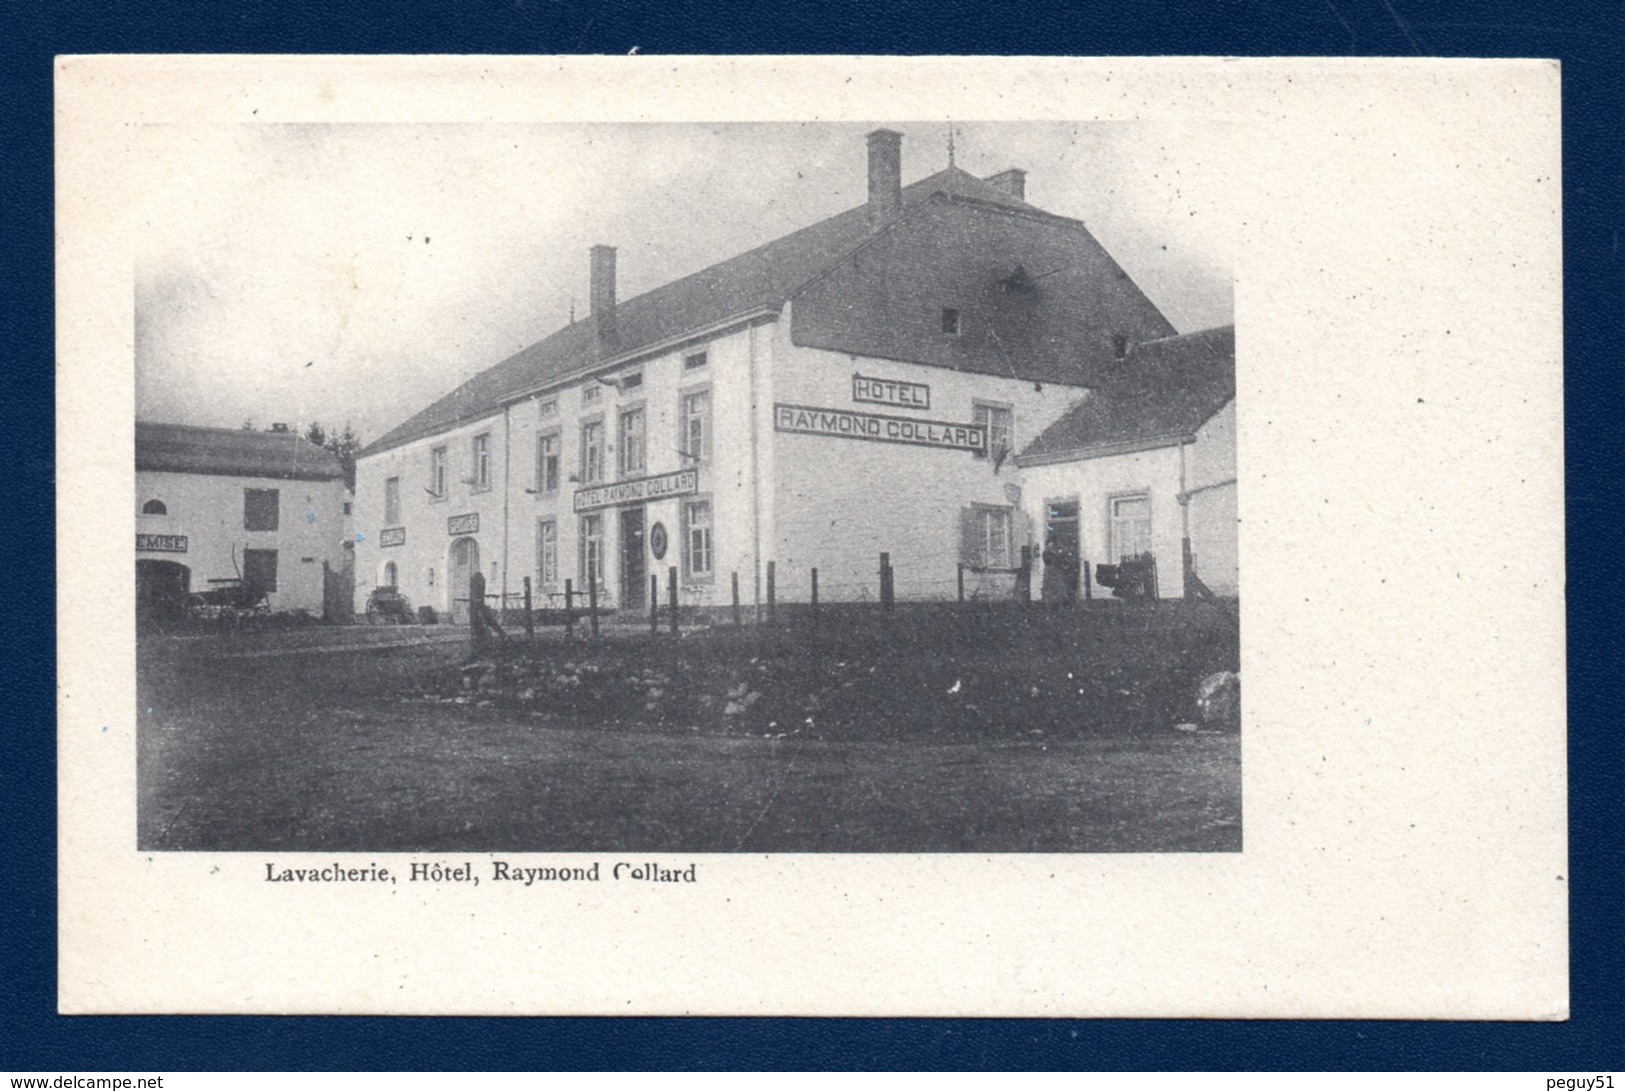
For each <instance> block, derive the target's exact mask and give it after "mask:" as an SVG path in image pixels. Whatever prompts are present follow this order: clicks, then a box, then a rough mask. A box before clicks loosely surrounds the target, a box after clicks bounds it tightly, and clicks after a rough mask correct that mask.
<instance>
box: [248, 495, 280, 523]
mask: <svg viewBox="0 0 1625 1091" xmlns="http://www.w3.org/2000/svg"><path fill="white" fill-rule="evenodd" d="M281 515H282V490H280V489H244V490H243V529H244V530H275V529H276V528H277V526H278V525H279V523H280V522H281Z"/></svg>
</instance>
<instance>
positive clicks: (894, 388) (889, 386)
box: [852, 375, 931, 409]
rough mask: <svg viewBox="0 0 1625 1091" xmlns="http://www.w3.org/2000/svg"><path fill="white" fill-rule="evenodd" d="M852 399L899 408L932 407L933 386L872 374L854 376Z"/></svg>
mask: <svg viewBox="0 0 1625 1091" xmlns="http://www.w3.org/2000/svg"><path fill="white" fill-rule="evenodd" d="M852 400H853V401H855V402H874V403H875V404H876V405H895V406H897V407H898V408H899V409H930V408H931V388H930V387H929V386H926V385H925V384H924V383H906V382H903V381H902V380H900V379H876V378H874V377H873V376H870V375H853V376H852Z"/></svg>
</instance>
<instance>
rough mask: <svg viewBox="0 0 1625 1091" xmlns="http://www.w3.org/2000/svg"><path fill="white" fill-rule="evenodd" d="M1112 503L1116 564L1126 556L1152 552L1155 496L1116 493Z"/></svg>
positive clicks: (1112, 547) (1111, 513)
mask: <svg viewBox="0 0 1625 1091" xmlns="http://www.w3.org/2000/svg"><path fill="white" fill-rule="evenodd" d="M1109 503H1110V505H1111V510H1110V516H1111V557H1112V563H1113V564H1120V563H1122V561H1123V559H1124V558H1125V557H1138V556H1139V555H1140V554H1142V553H1150V552H1151V495H1150V494H1149V493H1143V492H1140V493H1132V494H1129V495H1126V496H1114V497H1112V498H1111V500H1110V501H1109Z"/></svg>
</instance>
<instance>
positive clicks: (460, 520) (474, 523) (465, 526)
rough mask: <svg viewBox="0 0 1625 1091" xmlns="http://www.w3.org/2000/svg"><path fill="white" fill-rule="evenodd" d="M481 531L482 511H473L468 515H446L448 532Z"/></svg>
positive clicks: (466, 532)
mask: <svg viewBox="0 0 1625 1091" xmlns="http://www.w3.org/2000/svg"><path fill="white" fill-rule="evenodd" d="M479 532H480V513H479V512H477V511H471V512H469V513H468V514H467V515H451V516H447V517H446V533H447V534H451V535H458V534H478V533H479Z"/></svg>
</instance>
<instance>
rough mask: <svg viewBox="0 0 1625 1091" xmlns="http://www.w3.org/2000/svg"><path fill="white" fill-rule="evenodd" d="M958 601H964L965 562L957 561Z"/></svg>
mask: <svg viewBox="0 0 1625 1091" xmlns="http://www.w3.org/2000/svg"><path fill="white" fill-rule="evenodd" d="M958 582H959V601H960V602H964V601H965V562H964V561H960V562H959V578H958Z"/></svg>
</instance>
